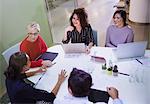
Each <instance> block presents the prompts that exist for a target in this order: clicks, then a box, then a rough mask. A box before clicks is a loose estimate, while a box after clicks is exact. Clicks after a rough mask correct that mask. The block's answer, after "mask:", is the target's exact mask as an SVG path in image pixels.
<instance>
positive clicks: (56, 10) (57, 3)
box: [45, 0, 78, 44]
mask: <svg viewBox="0 0 150 104" xmlns="http://www.w3.org/2000/svg"><path fill="white" fill-rule="evenodd" d="M45 2H46V7H47V11H48V19H49V24H50V28H51V33H52V37H53V42H54V44H59V43H61V41H62V38H63V36H64V30H65V28H66V27H67V26H68V25H69V18H70V15H71V13H72V11H73V10H74V9H75V8H76V7H77V5H78V3H77V0H45Z"/></svg>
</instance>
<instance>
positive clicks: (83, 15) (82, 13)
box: [70, 8, 88, 28]
mask: <svg viewBox="0 0 150 104" xmlns="http://www.w3.org/2000/svg"><path fill="white" fill-rule="evenodd" d="M74 14H76V15H77V16H78V18H79V21H80V24H81V27H82V28H85V27H86V26H88V20H87V18H88V15H87V13H86V12H85V9H84V8H78V9H74V11H73V13H72V15H71V17H70V25H71V26H73V27H74V28H75V26H74V25H73V23H72V18H73V15H74Z"/></svg>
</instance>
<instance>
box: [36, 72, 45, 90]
mask: <svg viewBox="0 0 150 104" xmlns="http://www.w3.org/2000/svg"><path fill="white" fill-rule="evenodd" d="M45 73H46V72H44V73H43V74H42V75H41V77H40V78H39V79H38V81H37V82H36V83H35V85H34V87H35V86H36V85H37V84H38V83H39V81H40V80H41V79H42V77H43V76H44V74H45Z"/></svg>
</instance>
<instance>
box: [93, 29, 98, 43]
mask: <svg viewBox="0 0 150 104" xmlns="http://www.w3.org/2000/svg"><path fill="white" fill-rule="evenodd" d="M93 37H94V43H95V45H96V46H97V31H96V30H93Z"/></svg>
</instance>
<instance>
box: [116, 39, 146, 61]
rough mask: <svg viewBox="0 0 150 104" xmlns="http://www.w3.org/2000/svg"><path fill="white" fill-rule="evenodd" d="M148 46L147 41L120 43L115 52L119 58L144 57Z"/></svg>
mask: <svg viewBox="0 0 150 104" xmlns="http://www.w3.org/2000/svg"><path fill="white" fill-rule="evenodd" d="M146 47H147V41H140V42H132V43H126V44H118V46H117V49H116V52H115V54H116V56H117V58H118V59H124V58H135V57H142V56H144V54H145V49H146Z"/></svg>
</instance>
